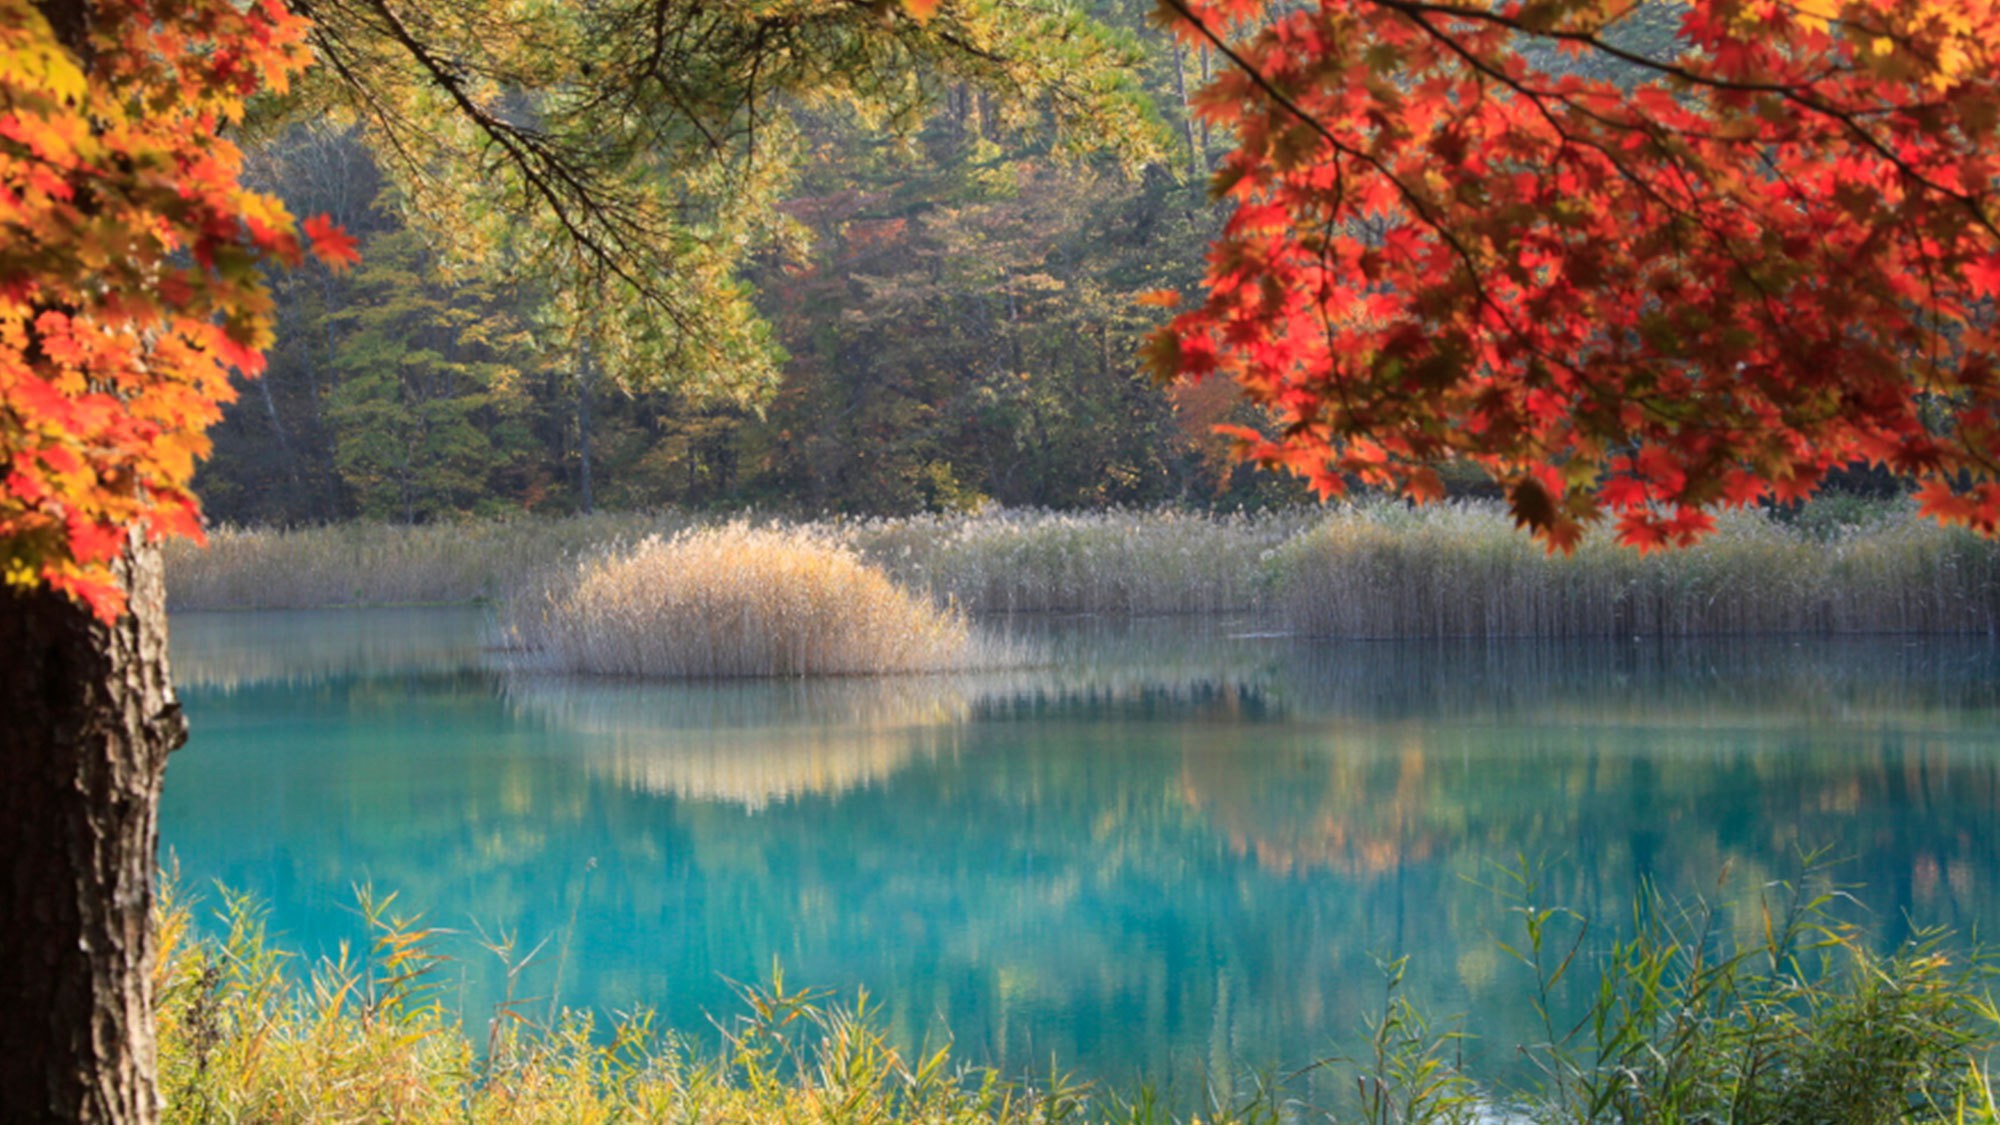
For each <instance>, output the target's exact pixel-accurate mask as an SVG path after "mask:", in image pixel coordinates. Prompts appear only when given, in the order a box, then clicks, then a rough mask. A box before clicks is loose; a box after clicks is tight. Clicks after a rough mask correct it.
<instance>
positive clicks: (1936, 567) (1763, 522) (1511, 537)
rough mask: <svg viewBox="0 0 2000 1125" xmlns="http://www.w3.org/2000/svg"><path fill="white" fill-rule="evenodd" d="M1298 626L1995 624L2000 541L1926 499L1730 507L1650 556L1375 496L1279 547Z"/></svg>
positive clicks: (1285, 608)
mask: <svg viewBox="0 0 2000 1125" xmlns="http://www.w3.org/2000/svg"><path fill="white" fill-rule="evenodd" d="M1269 565H1270V567H1271V569H1272V573H1273V582H1274V599H1273V600H1274V607H1275V608H1276V609H1277V611H1278V612H1279V613H1280V615H1281V616H1282V617H1283V619H1284V621H1285V623H1286V624H1287V626H1288V627H1290V628H1292V629H1294V630H1296V631H1299V632H1304V633H1311V634H1315V635H1325V636H1344V637H1366V638H1386V637H1500V636H1524V637H1525V636H1535V637H1624V636H1696V635H1712V634H1742V633H1887V632H1934V633H1954V632H1992V631H1994V630H1995V629H1996V627H2000V550H1996V547H1995V545H1994V544H1992V543H1990V542H1987V541H1984V540H1980V539H1978V538H1976V537H1975V536H1972V535H1970V534H1969V533H1966V532H1963V531H1956V530H1950V529H1945V528H1941V527H1938V526H1937V525H1936V524H1934V523H1932V522H1931V521H1929V520H1926V519H1923V518H1922V517H1920V516H1918V515H1917V514H1916V513H1915V512H1914V511H1912V510H1903V511H1900V512H1897V513H1894V514H1891V515H1889V516H1886V517H1884V518H1882V519H1880V520H1877V521H1874V522H1871V523H1868V524H1866V525H1860V526H1845V527H1838V528H1834V529H1831V530H1830V531H1829V532H1828V533H1826V534H1825V535H1815V534H1813V533H1811V532H1809V531H1806V530H1802V529H1799V528H1797V527H1792V526H1788V525H1786V524H1784V523H1782V522H1780V521H1778V520H1775V519H1772V518H1770V517H1768V516H1766V515H1764V514H1762V513H1759V512H1725V513H1722V514H1721V515H1720V516H1719V517H1718V519H1717V527H1716V531H1715V532H1714V534H1712V535H1711V536H1710V537H1709V538H1708V539H1706V540H1704V541H1703V542H1702V543H1701V544H1700V545H1699V546H1696V547H1694V548H1691V549H1688V550H1681V551H1663V552H1656V553H1654V554H1650V555H1640V554H1639V553H1638V552H1636V551H1633V550H1631V549H1629V548H1622V547H1619V546H1617V545H1616V544H1615V543H1614V542H1612V540H1611V537H1610V535H1609V534H1608V533H1606V532H1603V531H1599V532H1597V533H1594V534H1592V535H1591V536H1589V537H1587V538H1586V539H1585V541H1584V543H1583V545H1582V546H1581V547H1580V548H1579V549H1578V550H1577V551H1576V553H1575V554H1573V555H1570V556H1567V557H1565V556H1550V555H1548V554H1546V553H1545V552H1544V551H1543V550H1542V548H1541V547H1539V546H1537V545H1536V544H1535V543H1533V542H1531V541H1530V540H1529V539H1528V537H1527V536H1526V535H1525V534H1523V533H1522V532H1521V531H1520V530H1519V529H1517V528H1515V527H1514V526H1513V524H1512V522H1511V521H1510V520H1509V518H1508V517H1507V515H1506V513H1505V512H1504V511H1503V510H1502V509H1501V508H1499V507H1498V506H1497V505H1492V504H1477V503H1458V504H1441V505H1435V506H1431V507H1426V508H1415V509H1412V508H1407V507H1403V506H1400V505H1388V504H1378V505H1362V506H1356V507H1352V508H1348V509H1345V510H1342V511H1339V512H1336V513H1334V514H1332V515H1330V516H1328V517H1327V518H1326V519H1325V520H1324V521H1323V522H1322V523H1321V524H1320V525H1319V526H1318V527H1316V528H1314V529H1313V530H1311V531H1310V532H1308V533H1306V534H1305V535H1302V536H1300V537H1298V538H1297V539H1295V540H1293V541H1291V542H1290V543H1287V544H1286V545H1284V546H1283V547H1281V548H1279V549H1278V550H1276V551H1274V552H1273V553H1272V555H1271V557H1270V559H1269Z"/></svg>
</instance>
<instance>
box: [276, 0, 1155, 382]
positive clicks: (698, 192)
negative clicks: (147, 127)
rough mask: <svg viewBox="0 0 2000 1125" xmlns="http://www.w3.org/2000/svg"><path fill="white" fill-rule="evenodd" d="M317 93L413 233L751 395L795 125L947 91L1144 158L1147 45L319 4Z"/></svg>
mask: <svg viewBox="0 0 2000 1125" xmlns="http://www.w3.org/2000/svg"><path fill="white" fill-rule="evenodd" d="M312 14H313V17H314V20H315V26H314V29H313V32H312V44H313V47H314V49H315V51H316V52H317V53H318V55H319V57H320V58H321V59H322V60H323V61H324V63H325V65H324V66H322V67H320V68H318V69H317V70H316V71H315V72H314V75H313V86H312V88H311V89H310V90H309V91H308V92H307V93H306V95H305V96H304V98H303V99H302V100H303V103H304V105H305V106H307V107H318V106H325V107H328V108H330V109H332V110H333V111H334V112H335V113H336V114H337V115H338V116H339V117H341V118H342V119H344V120H350V121H353V122H354V123H356V124H358V125H359V126H360V127H361V128H362V129H363V131H364V132H365V134H366V135H367V136H368V137H369V139H370V143H371V145H372V146H373V147H374V148H375V149H376V150H377V151H378V153H380V154H381V155H382V156H383V160H384V167H385V171H386V172H387V173H388V175H389V177H390V179H391V180H392V182H393V183H394V184H395V186H396V189H397V200H398V204H399V206H400V208H401V210H402V212H403V214H404V215H405V216H406V217H407V218H408V219H409V220H410V221H411V222H412V223H414V224H416V225H417V226H419V227H421V228H422V229H423V230H424V231H425V232H426V233H427V234H428V235H429V236H430V238H429V241H431V242H432V243H433V244H434V245H437V246H440V247H448V248H450V250H451V251H452V256H453V258H454V259H455V262H456V264H458V265H460V266H465V267H476V268H480V269H488V270H497V271H500V272H502V273H504V274H506V275H508V276H512V277H526V278H532V279H534V280H536V281H537V282H538V283H539V284H541V285H543V286H545V287H546V288H547V299H546V301H545V303H544V306H543V309H542V312H543V314H544V317H545V322H546V325H547V328H548V331H549V332H550V334H551V336H552V338H556V339H561V340H564V341H566V342H568V343H570V344H572V345H576V346H584V345H587V346H589V347H590V348H592V349H593V350H594V351H595V352H596V353H597V357H598V359H599V361H600V362H602V363H603V365H604V366H605V368H606V369H607V370H609V371H610V372H612V373H613V374H614V375H616V376H617V377H619V378H621V379H624V380H626V381H629V382H631V383H634V384H644V385H647V386H653V387H668V388H673V389H679V390H684V391H687V392H690V393H697V394H704V395H712V396H715V397H719V398H724V399H735V400H740V401H749V400H751V399H754V398H756V397H758V396H759V395H760V394H761V393H762V392H763V391H765V390H768V388H769V386H770V383H771V381H772V380H773V378H774V376H775V372H776V367H775V362H776V359H777V352H776V349H775V348H774V347H773V346H772V342H771V340H770V336H769V331H768V329H767V327H766V326H765V325H764V323H763V322H762V321H761V319H760V318H759V317H758V316H757V314H756V311H755V309H754V307H753V306H752V304H751V302H750V300H749V290H748V288H747V287H746V286H745V285H744V283H743V282H742V280H741V279H740V277H739V270H740V267H741V266H742V265H743V264H744V262H745V261H746V260H747V257H748V256H749V255H750V254H751V253H753V252H755V251H757V250H759V249H761V248H763V247H766V246H770V245H773V244H785V243H787V242H791V241H794V240H795V235H796V232H795V231H794V230H793V228H792V227H791V224H789V223H787V222H786V221H785V220H784V219H783V218H782V216H781V215H780V214H779V213H778V212H777V211H776V210H775V206H774V205H775V203H776V202H777V200H778V199H779V198H780V197H781V196H782V194H783V192H784V190H785V188H786V186H787V184H788V183H789V182H790V180H791V177H792V174H793V170H794V168H795V166H796V162H797V160H798V158H799V156H800V151H801V147H800V143H799V133H798V129H797V126H796V124H795V115H796V114H797V113H799V112H803V111H839V112H846V113H853V114H856V115H858V116H859V117H860V118H861V119H862V120H864V121H866V122H867V123H868V124H869V125H870V126H872V127H875V128H882V127H888V128H891V129H895V130H899V131H900V130H907V129H908V128H910V127H911V126H912V125H913V124H914V123H915V122H917V121H918V120H920V119H921V116H922V114H923V112H924V110H925V109H926V107H927V106H928V105H930V104H931V103H932V102H933V101H934V100H936V99H937V98H938V97H939V95H940V94H941V93H942V91H943V90H944V89H945V88H946V87H947V85H948V84H954V83H966V84H971V85H976V86H979V87H981V88H983V89H986V90H989V91H992V92H994V93H995V94H997V95H998V97H997V98H996V100H995V102H994V107H995V110H996V112H998V113H1001V114H1004V115H1005V116H1006V117H1007V118H1008V119H1009V120H1011V121H1013V122H1016V123H1020V122H1024V121H1027V120H1033V119H1039V120H1044V121H1047V122H1048V123H1049V124H1050V125H1051V126H1052V128H1053V129H1054V131H1055V133H1056V134H1057V135H1058V136H1059V137H1060V138H1061V139H1062V141H1063V143H1064V144H1065V145H1066V146H1068V147H1070V148H1072V149H1073V150H1075V151H1106V150H1112V151H1120V152H1121V153H1122V155H1124V156H1126V157H1127V158H1131V159H1139V158H1143V157H1144V155H1145V154H1146V152H1147V151H1148V148H1149V140H1148V138H1149V136H1150V128H1149V114H1148V110H1147V106H1146V103H1145V100H1144V99H1143V98H1142V97H1140V96H1139V95H1138V92H1137V90H1136V88H1135V86H1134V84H1133V83H1132V82H1131V81H1130V79H1129V77H1128V74H1127V71H1128V68H1129V66H1130V64H1131V62H1132V60H1133V53H1132V47H1131V44H1130V42H1129V41H1128V40H1127V39H1125V38H1123V37H1120V36H1117V35H1113V34H1111V33H1109V32H1108V31H1106V29H1104V28H1103V27H1102V26H1101V25H1099V24H1097V23H1095V22H1094V21H1091V20H1090V19H1088V18H1087V17H1085V16H1084V15H1083V14H1082V13H1080V12H1078V11H1075V10H1073V9H1070V8H1068V7H1067V6H1063V5H1057V4H1047V3H1040V2H1037V0H953V2H951V3H938V2H937V0H904V2H901V3H892V2H884V3H879V4H866V3H857V4H840V5H833V6H826V5H814V4H801V3H779V4H776V5H773V4H769V3H765V2H763V0H724V2H721V3H705V4H699V5H671V4H664V3H656V2H654V0H619V2H617V3H611V4H604V5H591V6H583V7H576V6H568V7H565V6H560V5H554V6H552V5H541V6H529V7H519V6H516V7H506V6H504V5H493V4H489V3H487V2H485V0H455V2H452V3H439V4H426V5H423V6H421V7H411V8H409V9H407V10H406V9H405V7H404V6H402V5H398V4H395V3H392V2H390V0H316V2H315V3H314V4H313V6H312Z"/></svg>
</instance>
